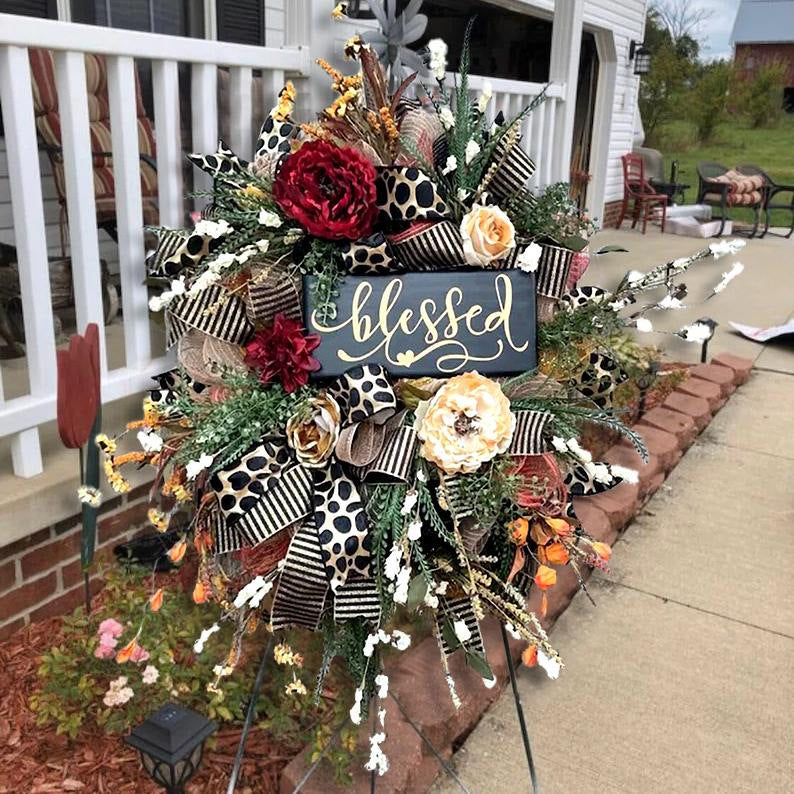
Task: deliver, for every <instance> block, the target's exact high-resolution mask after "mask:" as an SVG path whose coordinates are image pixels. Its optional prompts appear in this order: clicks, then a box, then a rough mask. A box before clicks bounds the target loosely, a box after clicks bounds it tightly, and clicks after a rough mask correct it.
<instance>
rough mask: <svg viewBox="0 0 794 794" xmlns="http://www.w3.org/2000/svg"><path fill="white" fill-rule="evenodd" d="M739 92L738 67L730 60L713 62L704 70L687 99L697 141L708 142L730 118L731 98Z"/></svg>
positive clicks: (688, 115)
mask: <svg viewBox="0 0 794 794" xmlns="http://www.w3.org/2000/svg"><path fill="white" fill-rule="evenodd" d="M735 93H736V68H735V66H734V65H733V63H731V62H730V61H713V62H712V63H708V64H705V65H703V66H702V67H701V71H700V75H699V76H698V78H697V80H696V81H695V83H694V85H693V86H692V88H691V89H690V91H689V94H688V96H687V103H686V104H687V114H686V115H687V119H688V120H689V121H691V122H692V123H693V124H694V125H695V131H696V133H697V138H698V140H699V141H700V142H701V143H708V142H709V141H711V140H712V138H713V137H714V133H715V132H716V130H717V127H718V126H719V125H720V124H721V123H722V122H723V121H725V120H726V119H727V117H728V107H729V104H730V100H731V96H732V95H733V94H735Z"/></svg>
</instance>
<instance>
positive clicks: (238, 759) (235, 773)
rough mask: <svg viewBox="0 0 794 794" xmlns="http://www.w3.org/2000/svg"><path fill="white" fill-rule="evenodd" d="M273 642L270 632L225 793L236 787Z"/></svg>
mask: <svg viewBox="0 0 794 794" xmlns="http://www.w3.org/2000/svg"><path fill="white" fill-rule="evenodd" d="M273 643H274V638H273V634H272V633H271V634H270V636H269V637H268V638H267V643H266V644H265V650H264V651H263V652H262V660H261V661H260V662H259V669H258V670H257V671H256V679H254V686H253V688H252V689H251V697H250V698H249V700H248V709H247V710H246V712H245V722H244V723H243V730H242V732H241V733H240V743H239V744H238V745H237V754H236V755H235V757H234V766H233V767H232V774H231V776H230V777H229V785H228V787H227V788H226V794H234V790H235V789H236V788H237V778H238V777H239V776H240V769H241V768H242V766H243V758H244V756H245V743H246V741H247V740H248V733H249V731H250V730H251V725H252V724H253V722H254V714H255V713H256V702H257V700H259V692H260V691H261V689H262V684H263V683H264V681H265V670H266V669H267V663H268V661H269V660H270V659H271V658H272V657H273Z"/></svg>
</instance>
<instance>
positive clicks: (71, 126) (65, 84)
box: [55, 51, 107, 374]
mask: <svg viewBox="0 0 794 794" xmlns="http://www.w3.org/2000/svg"><path fill="white" fill-rule="evenodd" d="M55 76H56V81H57V85H58V111H59V113H60V117H61V142H62V145H63V171H64V176H65V179H66V206H67V210H68V213H69V247H70V253H71V260H72V280H73V282H74V304H75V310H76V313H77V329H78V331H80V332H83V331H84V330H85V327H86V325H88V324H89V323H96V324H97V325H98V327H99V344H100V354H99V362H100V368H101V370H102V373H103V374H104V373H105V372H107V356H106V353H105V323H104V311H103V309H102V279H101V276H100V271H99V244H98V240H97V225H96V201H95V199H94V169H93V157H92V154H91V137H90V134H89V128H88V95H87V93H86V82H85V81H86V74H85V58H84V56H83V53H82V52H68V51H67V52H56V53H55Z"/></svg>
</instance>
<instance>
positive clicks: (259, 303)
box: [246, 271, 303, 325]
mask: <svg viewBox="0 0 794 794" xmlns="http://www.w3.org/2000/svg"><path fill="white" fill-rule="evenodd" d="M300 290H301V282H300V280H299V279H295V278H293V277H291V276H288V275H286V274H285V273H275V272H272V271H269V272H267V273H265V272H262V271H259V272H256V271H255V272H254V273H253V274H252V278H251V280H250V281H249V282H248V302H247V304H246V311H247V313H248V318H249V319H250V320H251V322H254V323H259V324H261V325H271V324H272V323H273V321H274V319H275V317H276V315H277V314H283V315H285V316H286V317H289V318H290V319H291V320H296V321H298V322H302V321H303V312H302V310H301V293H300Z"/></svg>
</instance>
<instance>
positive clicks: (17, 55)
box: [0, 47, 56, 477]
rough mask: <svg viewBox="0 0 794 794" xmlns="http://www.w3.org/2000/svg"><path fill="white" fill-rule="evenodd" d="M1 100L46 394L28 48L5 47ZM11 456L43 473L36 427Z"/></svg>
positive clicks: (48, 343)
mask: <svg viewBox="0 0 794 794" xmlns="http://www.w3.org/2000/svg"><path fill="white" fill-rule="evenodd" d="M0 102H2V105H3V108H4V109H5V111H6V112H5V113H4V114H3V123H4V128H5V139H6V152H7V157H8V176H9V185H10V189H11V205H12V212H13V218H14V242H15V243H16V248H17V266H18V272H19V290H20V294H21V298H22V311H23V320H24V327H25V344H26V350H27V365H28V378H29V381H30V393H31V395H33V396H36V397H41V396H43V395H47V394H51V393H53V392H54V391H55V375H56V366H55V332H54V329H53V323H52V297H51V295H50V271H49V265H48V262H47V236H46V231H45V226H44V206H43V202H42V198H41V174H40V172H39V153H38V149H37V145H36V124H35V120H34V115H33V92H32V90H31V81H30V62H29V61H28V51H27V49H25V48H23V47H0ZM0 397H2V384H0ZM11 457H12V462H13V467H14V473H15V474H16V475H17V476H19V477H32V476H33V475H36V474H40V473H41V471H42V461H41V447H40V444H39V431H38V428H37V427H31V428H28V429H25V430H22V431H21V432H19V433H17V434H16V435H15V436H14V437H13V439H12V441H11Z"/></svg>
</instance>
